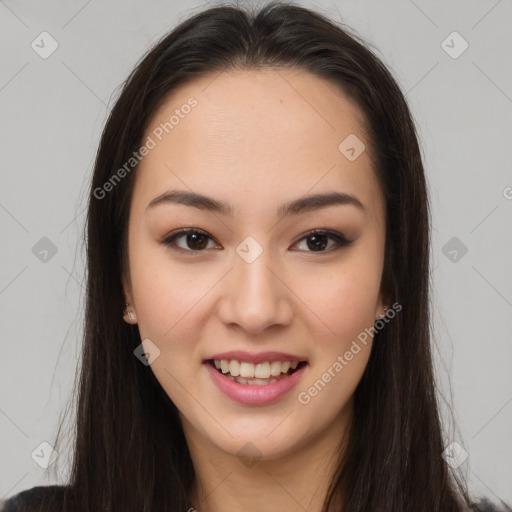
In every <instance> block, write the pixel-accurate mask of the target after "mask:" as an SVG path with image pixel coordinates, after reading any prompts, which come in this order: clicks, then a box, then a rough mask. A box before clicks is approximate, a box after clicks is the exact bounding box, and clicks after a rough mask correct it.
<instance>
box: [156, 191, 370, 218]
mask: <svg viewBox="0 0 512 512" xmlns="http://www.w3.org/2000/svg"><path fill="white" fill-rule="evenodd" d="M162 204H182V205H186V206H192V207H194V208H198V209H200V210H206V211H210V212H215V213H219V214H222V215H229V216H231V217H232V216H233V209H232V208H231V205H229V204H228V203H225V202H223V201H219V200H217V199H214V198H212V197H208V196H206V195H203V194H199V193H197V192H189V191H182V190H171V191H168V192H164V193H163V194H161V195H159V196H158V197H155V198H154V199H153V200H151V201H150V202H149V204H148V205H147V206H146V211H147V210H150V209H152V208H154V207H155V206H158V205H162ZM333 205H352V206H355V207H357V208H358V209H360V210H362V211H363V212H364V211H365V209H364V206H363V204H362V203H361V201H359V199H357V197H355V196H353V195H350V194H346V193H343V192H328V193H324V194H314V195H310V196H304V197H300V198H298V199H294V200H293V201H289V202H288V203H285V204H283V205H281V206H280V207H279V208H278V209H277V215H278V216H283V217H286V216H289V215H298V214H300V213H305V212H309V211H313V210H318V209H320V208H325V207H327V206H333Z"/></svg>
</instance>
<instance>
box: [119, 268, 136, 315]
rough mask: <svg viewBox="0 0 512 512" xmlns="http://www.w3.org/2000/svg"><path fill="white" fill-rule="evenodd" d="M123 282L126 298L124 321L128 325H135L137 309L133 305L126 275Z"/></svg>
mask: <svg viewBox="0 0 512 512" xmlns="http://www.w3.org/2000/svg"><path fill="white" fill-rule="evenodd" d="M122 281H123V289H124V297H125V305H124V313H123V319H124V321H125V322H126V323H129V324H132V325H134V324H136V323H137V316H136V313H135V307H134V306H133V305H132V299H131V293H130V292H129V286H128V282H127V280H126V277H125V276H124V274H123V277H122Z"/></svg>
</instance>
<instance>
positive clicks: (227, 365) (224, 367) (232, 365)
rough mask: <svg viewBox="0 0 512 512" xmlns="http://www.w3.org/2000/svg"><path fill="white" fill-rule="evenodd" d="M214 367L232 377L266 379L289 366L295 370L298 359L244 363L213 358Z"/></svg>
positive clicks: (284, 371)
mask: <svg viewBox="0 0 512 512" xmlns="http://www.w3.org/2000/svg"><path fill="white" fill-rule="evenodd" d="M214 363H215V368H217V369H220V370H221V371H222V373H228V372H229V373H230V374H231V375H233V377H237V376H240V377H246V378H250V379H252V378H254V377H256V378H257V379H268V378H269V377H270V376H271V375H272V376H273V377H277V376H278V375H280V374H281V373H286V372H287V371H288V370H289V369H290V368H291V369H292V370H295V368H297V365H298V364H299V363H298V361H293V362H291V361H284V362H281V361H272V362H268V361H267V362H265V363H257V364H254V363H246V362H245V361H242V362H240V361H236V360H235V359H231V360H228V359H220V360H219V359H215V360H214Z"/></svg>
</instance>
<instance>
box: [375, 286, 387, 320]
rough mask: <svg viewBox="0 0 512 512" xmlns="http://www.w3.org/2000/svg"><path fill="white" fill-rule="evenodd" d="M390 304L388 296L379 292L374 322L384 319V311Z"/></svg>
mask: <svg viewBox="0 0 512 512" xmlns="http://www.w3.org/2000/svg"><path fill="white" fill-rule="evenodd" d="M390 304H391V301H390V297H389V295H388V294H387V293H386V292H384V291H382V290H381V292H380V293H379V298H378V300H377V304H376V306H375V320H379V319H381V318H383V317H384V315H385V314H386V309H389V308H390Z"/></svg>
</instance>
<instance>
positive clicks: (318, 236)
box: [299, 229, 351, 252]
mask: <svg viewBox="0 0 512 512" xmlns="http://www.w3.org/2000/svg"><path fill="white" fill-rule="evenodd" d="M302 240H307V242H306V246H307V248H308V250H306V252H331V250H336V249H338V248H340V247H345V246H347V245H349V244H350V243H351V241H349V240H347V239H346V238H345V237H344V236H343V235H341V234H340V233H336V232H334V231H325V230H318V229H315V230H313V231H309V232H308V233H306V235H305V236H303V237H302V238H301V239H300V240H299V242H301V241H302ZM329 240H333V241H334V248H333V247H332V246H331V247H330V248H329V249H328V250H324V249H325V248H326V247H327V246H328V244H329Z"/></svg>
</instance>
